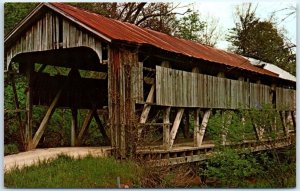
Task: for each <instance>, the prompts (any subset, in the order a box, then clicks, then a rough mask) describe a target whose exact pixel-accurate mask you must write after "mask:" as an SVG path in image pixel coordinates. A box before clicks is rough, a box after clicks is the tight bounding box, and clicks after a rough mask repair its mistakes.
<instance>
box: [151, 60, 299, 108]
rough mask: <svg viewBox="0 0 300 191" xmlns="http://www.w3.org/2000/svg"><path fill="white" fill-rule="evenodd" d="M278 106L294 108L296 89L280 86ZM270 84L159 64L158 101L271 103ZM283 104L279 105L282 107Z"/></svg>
mask: <svg viewBox="0 0 300 191" xmlns="http://www.w3.org/2000/svg"><path fill="white" fill-rule="evenodd" d="M276 95H277V104H276V105H278V109H284V108H285V109H287V108H289V109H294V108H295V100H296V99H295V97H296V94H295V90H290V89H283V88H277V89H276ZM271 98H272V97H271V87H270V86H267V85H264V84H256V83H249V82H245V81H239V80H231V79H226V78H221V77H216V76H210V75H205V74H196V73H193V72H186V71H180V70H174V69H170V68H165V67H161V66H156V104H157V105H166V106H174V107H201V108H219V109H239V108H246V109H247V108H262V107H263V105H265V104H272V99H271ZM279 106H280V107H279Z"/></svg>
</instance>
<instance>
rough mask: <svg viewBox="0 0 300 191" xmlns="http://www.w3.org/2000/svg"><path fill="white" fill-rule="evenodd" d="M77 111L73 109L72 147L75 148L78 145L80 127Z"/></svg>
mask: <svg viewBox="0 0 300 191" xmlns="http://www.w3.org/2000/svg"><path fill="white" fill-rule="evenodd" d="M77 113H78V111H77V109H76V108H73V109H72V125H71V147H74V146H75V145H76V142H77V141H76V137H77V135H76V134H77V133H76V132H77V127H78V121H77Z"/></svg>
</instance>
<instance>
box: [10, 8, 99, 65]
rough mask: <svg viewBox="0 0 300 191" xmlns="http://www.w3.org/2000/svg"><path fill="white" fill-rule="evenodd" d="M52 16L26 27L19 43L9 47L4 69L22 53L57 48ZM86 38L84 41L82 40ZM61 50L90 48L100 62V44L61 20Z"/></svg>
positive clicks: (55, 19)
mask: <svg viewBox="0 0 300 191" xmlns="http://www.w3.org/2000/svg"><path fill="white" fill-rule="evenodd" d="M58 20H59V19H58V17H57V16H55V15H52V14H48V13H47V14H45V15H44V17H42V18H41V19H40V20H38V21H37V22H36V23H34V24H33V25H32V26H30V27H28V29H27V31H25V32H24V34H23V36H21V37H20V40H19V41H16V42H15V43H14V44H13V45H12V46H11V47H9V48H8V49H7V50H6V52H7V54H6V55H5V57H6V62H5V68H7V67H8V64H9V63H10V61H11V59H12V58H13V57H14V56H15V55H17V54H19V53H22V52H32V51H45V50H51V49H57V48H59V46H60V45H59V21H58ZM84 37H86V39H84ZM62 44H63V48H70V47H79V46H86V47H89V48H92V49H93V50H94V51H95V52H96V53H97V55H98V57H99V60H100V62H102V43H101V41H100V40H98V39H96V38H95V37H94V36H92V35H90V33H88V32H87V31H86V30H84V29H83V28H81V27H77V26H75V25H73V24H70V22H69V21H68V20H66V19H63V42H62Z"/></svg>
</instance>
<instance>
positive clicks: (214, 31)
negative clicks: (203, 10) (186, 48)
mask: <svg viewBox="0 0 300 191" xmlns="http://www.w3.org/2000/svg"><path fill="white" fill-rule="evenodd" d="M175 23H176V29H175V32H174V35H175V36H178V37H181V38H184V39H188V40H193V41H196V42H200V43H202V44H206V45H209V46H215V45H216V43H217V40H219V39H220V35H219V34H220V28H219V26H218V20H216V19H215V18H213V17H209V16H206V17H202V16H201V15H200V13H199V12H198V11H189V13H188V14H187V15H185V16H183V17H182V18H180V19H178V20H177V21H176V22H175Z"/></svg>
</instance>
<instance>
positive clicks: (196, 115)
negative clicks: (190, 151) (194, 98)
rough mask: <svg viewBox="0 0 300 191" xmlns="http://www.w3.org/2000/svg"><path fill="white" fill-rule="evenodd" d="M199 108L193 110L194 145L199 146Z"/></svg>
mask: <svg viewBox="0 0 300 191" xmlns="http://www.w3.org/2000/svg"><path fill="white" fill-rule="evenodd" d="M199 115H200V109H199V108H197V109H196V110H195V111H194V147H200V145H201V141H200V140H201V138H200V137H201V135H200V127H199V124H200V117H199Z"/></svg>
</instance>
